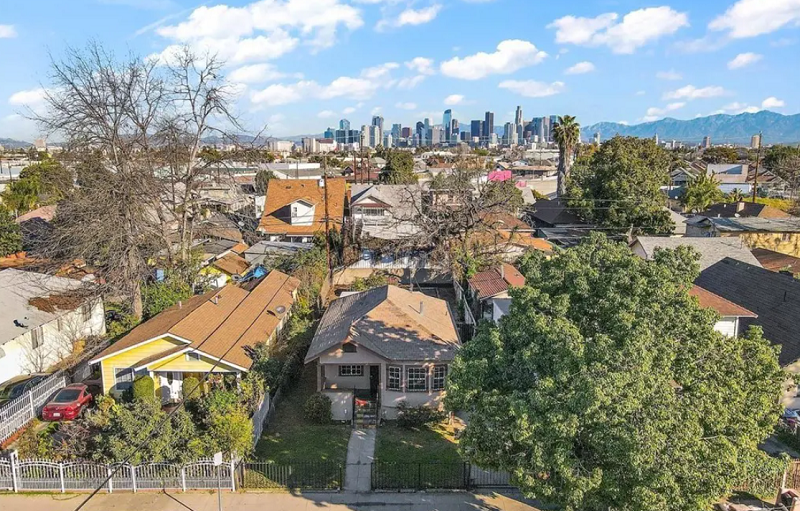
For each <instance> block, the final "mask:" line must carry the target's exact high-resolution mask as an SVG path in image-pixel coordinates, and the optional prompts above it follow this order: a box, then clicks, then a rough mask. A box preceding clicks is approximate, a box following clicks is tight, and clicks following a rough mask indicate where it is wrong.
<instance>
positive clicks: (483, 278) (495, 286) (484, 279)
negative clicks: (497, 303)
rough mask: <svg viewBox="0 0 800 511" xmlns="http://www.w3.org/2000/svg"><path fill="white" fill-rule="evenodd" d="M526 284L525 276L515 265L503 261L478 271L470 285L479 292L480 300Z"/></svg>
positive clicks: (470, 280)
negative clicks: (488, 268)
mask: <svg viewBox="0 0 800 511" xmlns="http://www.w3.org/2000/svg"><path fill="white" fill-rule="evenodd" d="M524 285H525V277H524V276H523V275H522V274H521V273H520V272H519V270H517V269H516V268H514V267H513V266H511V265H510V264H508V263H502V264H500V265H499V266H497V267H496V268H492V269H490V270H486V271H482V272H480V273H476V274H475V275H474V276H473V277H472V278H471V279H469V286H470V287H471V288H473V289H474V290H476V291H477V292H478V300H483V299H485V298H491V297H492V296H495V295H498V294H500V293H503V292H505V291H508V289H509V288H512V287H522V286H524Z"/></svg>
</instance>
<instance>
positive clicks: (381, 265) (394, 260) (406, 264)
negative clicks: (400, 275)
mask: <svg viewBox="0 0 800 511" xmlns="http://www.w3.org/2000/svg"><path fill="white" fill-rule="evenodd" d="M347 268H348V269H373V270H398V269H409V268H413V269H418V270H420V269H431V270H433V269H439V268H440V266H438V265H435V264H429V263H428V258H427V257H426V256H424V255H421V256H420V255H401V256H398V257H395V256H393V255H384V256H378V255H376V254H370V259H363V258H362V259H359V260H358V261H357V262H355V263H353V264H351V265H350V266H348V267H347Z"/></svg>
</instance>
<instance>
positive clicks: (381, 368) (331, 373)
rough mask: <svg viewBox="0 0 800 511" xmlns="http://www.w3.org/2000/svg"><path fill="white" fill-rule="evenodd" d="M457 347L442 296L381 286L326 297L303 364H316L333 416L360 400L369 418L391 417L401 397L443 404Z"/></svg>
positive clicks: (348, 413) (341, 416)
mask: <svg viewBox="0 0 800 511" xmlns="http://www.w3.org/2000/svg"><path fill="white" fill-rule="evenodd" d="M460 346H461V342H460V341H459V338H458V334H457V332H456V327H455V324H454V322H453V315H452V313H451V312H450V308H449V306H448V305H447V302H445V301H444V300H440V299H438V298H433V297H430V296H427V295H425V294H423V293H414V292H411V291H407V290H405V289H401V288H399V287H396V286H383V287H379V288H375V289H371V290H369V291H364V292H362V293H355V294H352V295H349V296H345V297H343V298H339V299H338V300H335V301H333V302H332V303H331V305H330V307H328V310H327V311H325V315H324V316H323V317H322V320H321V322H320V325H319V328H318V329H317V332H316V334H315V335H314V339H313V340H312V342H311V347H310V348H309V350H308V354H307V355H306V359H305V362H306V364H310V363H314V362H316V364H317V386H318V390H319V391H320V392H323V393H324V394H326V395H327V396H328V397H330V398H331V401H332V403H333V418H334V419H335V420H350V419H351V418H355V417H357V416H358V415H357V412H358V410H357V408H358V407H359V406H365V407H367V408H368V409H369V410H372V411H373V413H374V414H375V416H374V417H372V419H373V421H374V419H376V418H377V416H380V417H383V418H387V419H394V418H396V417H397V411H398V405H399V404H400V403H401V402H405V403H407V404H408V405H410V406H421V405H424V406H431V407H435V408H439V407H441V406H442V399H443V398H444V389H445V381H446V379H447V374H448V372H449V368H450V363H452V361H453V359H454V358H455V355H456V352H457V351H458V349H459V348H460ZM359 403H362V404H363V405H360V404H359ZM372 423H373V424H374V422H372Z"/></svg>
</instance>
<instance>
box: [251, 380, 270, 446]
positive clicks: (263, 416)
mask: <svg viewBox="0 0 800 511" xmlns="http://www.w3.org/2000/svg"><path fill="white" fill-rule="evenodd" d="M271 402H272V400H271V399H270V398H269V392H266V393H265V394H264V399H262V400H261V404H259V405H258V408H256V411H255V413H253V447H255V445H256V444H257V443H258V439H259V438H261V433H262V432H263V431H264V422H265V421H266V420H267V417H268V416H269V413H270V407H271Z"/></svg>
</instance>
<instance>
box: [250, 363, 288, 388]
mask: <svg viewBox="0 0 800 511" xmlns="http://www.w3.org/2000/svg"><path fill="white" fill-rule="evenodd" d="M283 367H284V362H283V361H282V360H279V359H277V358H272V357H270V358H264V359H261V360H259V361H257V362H256V363H255V364H253V370H254V371H255V372H257V373H258V374H260V375H261V377H262V378H263V379H264V388H265V389H267V390H269V392H270V393H274V392H275V391H276V390H278V387H280V386H281V384H282V383H283V380H282V379H281V374H282V373H283Z"/></svg>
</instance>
